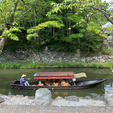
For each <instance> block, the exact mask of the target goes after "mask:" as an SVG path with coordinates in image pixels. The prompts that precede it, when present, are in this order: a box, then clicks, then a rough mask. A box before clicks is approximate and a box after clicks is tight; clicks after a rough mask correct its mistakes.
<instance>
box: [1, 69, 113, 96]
mask: <svg viewBox="0 0 113 113" xmlns="http://www.w3.org/2000/svg"><path fill="white" fill-rule="evenodd" d="M53 71H55V72H59V71H73V72H74V73H80V72H85V73H86V74H87V78H81V79H78V80H86V79H88V80H93V79H101V78H107V79H108V80H107V81H106V82H104V83H101V84H99V85H97V86H95V87H92V88H89V89H81V90H54V91H52V95H53V98H55V97H56V96H62V97H64V96H72V95H76V96H79V97H84V96H90V95H91V94H92V93H95V94H98V95H103V94H104V85H106V84H110V83H111V82H112V81H113V73H112V72H111V71H110V70H109V69H95V68H46V69H45V68H41V69H4V70H3V69H2V70H0V93H1V94H6V95H28V96H34V95H35V91H29V90H13V89H11V88H10V83H11V81H13V80H18V79H19V78H20V77H21V75H22V74H23V73H24V74H27V77H28V78H31V80H33V74H34V73H35V72H53Z"/></svg>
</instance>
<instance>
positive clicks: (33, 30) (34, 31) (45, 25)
mask: <svg viewBox="0 0 113 113" xmlns="http://www.w3.org/2000/svg"><path fill="white" fill-rule="evenodd" d="M63 26H64V25H63V24H61V23H59V22H57V21H47V22H43V23H41V24H39V25H37V26H35V27H32V28H30V29H28V30H27V32H28V34H29V35H28V36H27V39H31V37H34V36H38V34H37V33H38V32H39V31H40V30H42V29H45V28H50V27H55V28H59V29H60V28H61V27H63Z"/></svg>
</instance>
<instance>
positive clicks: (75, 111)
mask: <svg viewBox="0 0 113 113" xmlns="http://www.w3.org/2000/svg"><path fill="white" fill-rule="evenodd" d="M20 112H23V113H113V107H112V106H105V107H104V106H101V107H100V106H99V107H98V106H97V107H94V106H89V107H84V106H80V107H78V106H77V107H72V106H70V107H68V106H64V107H57V106H36V105H0V113H20Z"/></svg>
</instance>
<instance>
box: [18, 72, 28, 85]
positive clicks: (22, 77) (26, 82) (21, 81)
mask: <svg viewBox="0 0 113 113" xmlns="http://www.w3.org/2000/svg"><path fill="white" fill-rule="evenodd" d="M26 76H27V75H25V74H22V76H21V78H20V85H25V86H29V83H28V81H27V78H26Z"/></svg>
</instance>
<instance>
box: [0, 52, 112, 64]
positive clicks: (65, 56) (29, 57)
mask: <svg viewBox="0 0 113 113" xmlns="http://www.w3.org/2000/svg"><path fill="white" fill-rule="evenodd" d="M110 61H113V56H108V55H102V56H93V57H81V56H80V55H78V54H76V53H64V52H50V51H44V52H33V51H17V52H15V53H10V52H3V54H1V55H0V63H6V62H28V63H37V62H45V63H61V62H74V63H75V62H84V63H88V62H89V63H91V62H110Z"/></svg>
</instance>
